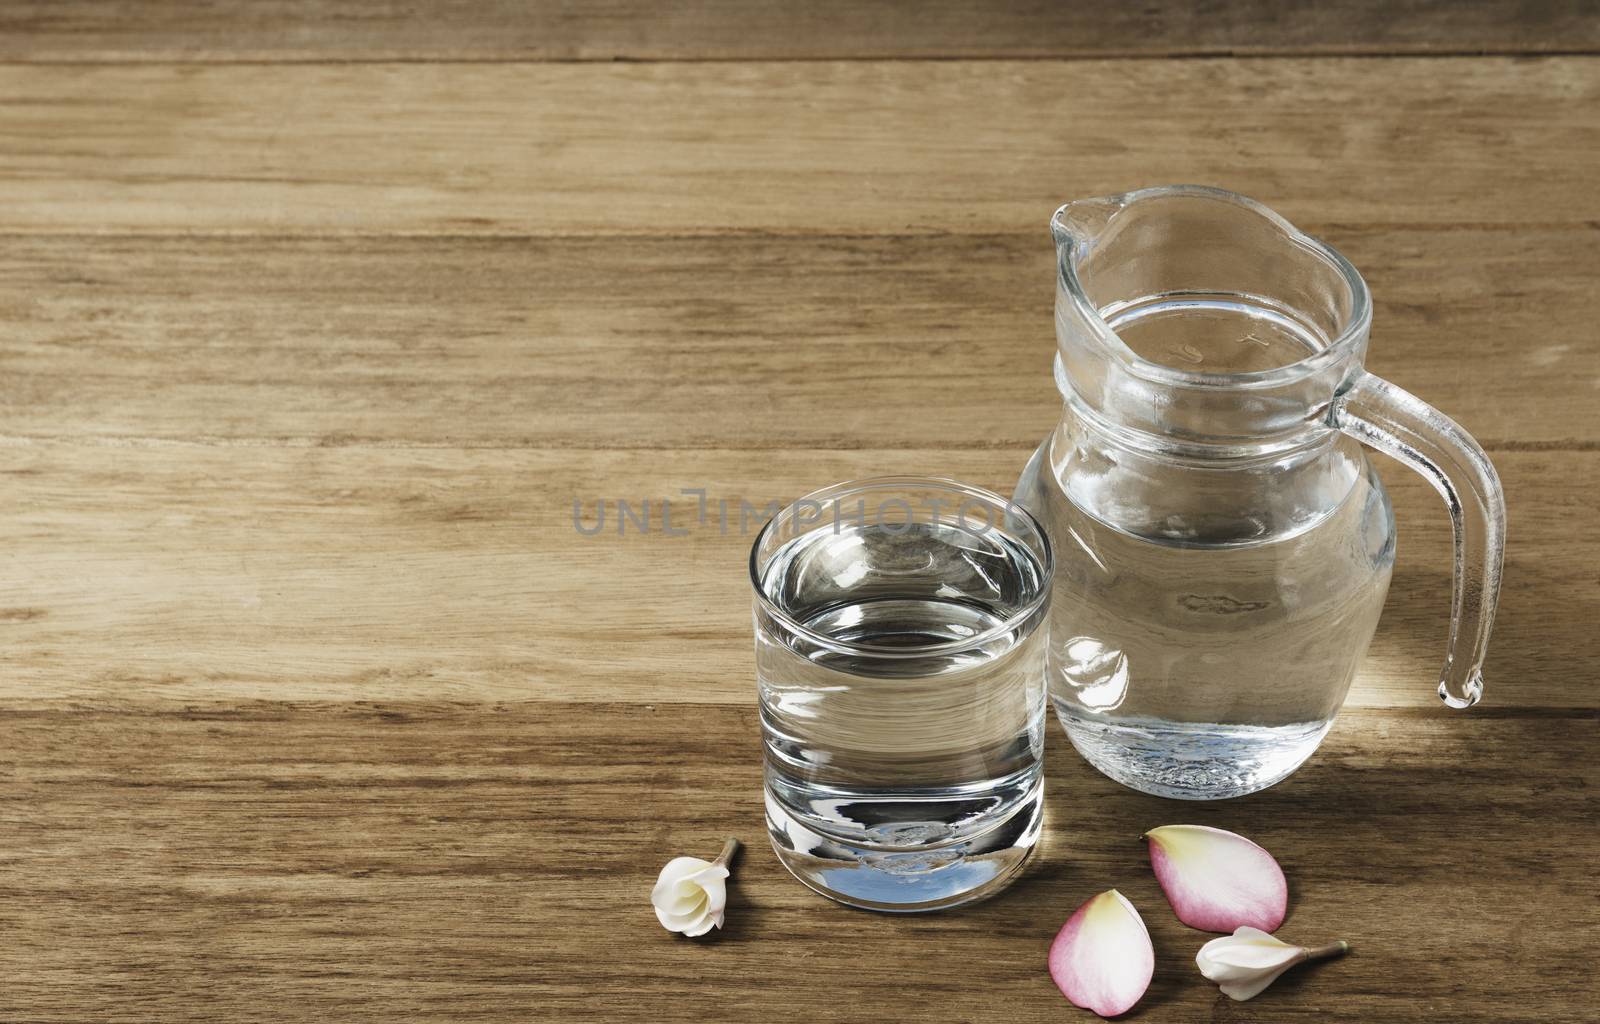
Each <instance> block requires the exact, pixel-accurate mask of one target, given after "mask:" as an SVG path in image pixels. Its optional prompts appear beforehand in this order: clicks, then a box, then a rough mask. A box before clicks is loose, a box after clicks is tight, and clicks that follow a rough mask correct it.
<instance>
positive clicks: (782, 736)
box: [750, 477, 1051, 911]
mask: <svg viewBox="0 0 1600 1024" xmlns="http://www.w3.org/2000/svg"><path fill="white" fill-rule="evenodd" d="M1050 573H1051V554H1050V545H1049V541H1048V540H1047V539H1046V538H1045V534H1044V531H1043V529H1042V528H1041V527H1040V526H1039V524H1038V523H1037V522H1036V521H1035V520H1034V518H1033V517H1032V516H1031V515H1030V514H1029V513H1027V512H1025V511H1023V510H1022V509H1021V508H1019V507H1017V506H1016V505H1014V504H1012V503H1011V502H1009V501H1007V500H1006V499H1005V498H1002V497H1000V496H999V495H996V494H993V493H991V492H989V491H985V490H982V489H980V488H976V487H969V486H967V485H965V484H960V483H956V482H955V481H951V480H942V479H923V478H914V477H881V478H876V479H870V480H860V481H853V482H849V483H841V484H835V485H833V486H832V487H827V488H824V489H822V490H820V491H816V492H814V493H812V494H809V495H807V496H806V497H804V498H801V499H800V500H798V501H796V502H794V503H793V504H791V505H789V506H787V507H785V508H783V509H782V510H781V511H779V513H778V514H777V515H776V516H775V517H774V518H773V519H772V520H771V521H770V522H769V523H767V525H766V526H765V527H764V528H763V529H762V531H761V533H760V535H759V536H757V538H756V541H755V546H754V548H753V550H752V551H751V554H750V578H751V582H752V583H753V585H754V588H755V635H756V677H757V684H758V687H759V692H760V702H761V730H762V738H763V740H764V742H765V758H766V786H765V790H766V810H767V826H768V831H769V832H770V834H771V838H772V844H773V847H774V849H776V851H777V854H778V859H779V860H780V861H782V863H783V865H784V866H785V867H787V868H788V869H789V871H790V872H792V873H793V874H794V876H795V877H796V878H798V879H800V881H802V882H804V883H805V884H806V885H808V886H810V887H811V888H812V889H815V890H816V891H817V892H820V893H822V894H823V895H825V896H829V897H832V898H833V899H836V900H839V901H840V902H842V903H847V904H850V905H852V906H857V907H865V908H868V909H873V910H885V911H917V910H937V909H941V908H944V907H950V906H955V905H957V904H960V903H965V902H968V901H971V900H975V899H980V898H983V897H985V896H988V895H991V894H992V893H994V892H996V891H998V890H999V889H1000V888H1002V887H1004V886H1005V885H1006V884H1007V883H1008V882H1009V881H1010V880H1011V878H1012V877H1013V876H1014V875H1015V873H1016V872H1017V871H1018V869H1019V868H1020V867H1021V866H1022V864H1023V863H1024V861H1025V860H1026V859H1027V857H1028V854H1029V852H1030V851H1031V849H1032V848H1033V846H1034V844H1035V842H1036V841H1037V839H1038V836H1039V829H1040V819H1041V809H1042V799H1043V793H1044V790H1043V785H1044V778H1043V774H1042V771H1041V764H1042V756H1043V744H1044V719H1045V664H1046V644H1045V637H1044V633H1043V631H1041V630H1040V629H1039V626H1040V624H1041V623H1042V622H1043V621H1044V620H1045V616H1046V614H1047V605H1048V602H1049V599H1050V589H1051V588H1050Z"/></svg>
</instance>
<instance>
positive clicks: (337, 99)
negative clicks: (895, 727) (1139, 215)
mask: <svg viewBox="0 0 1600 1024" xmlns="http://www.w3.org/2000/svg"><path fill="white" fill-rule="evenodd" d="M0 95H3V96H5V97H6V102H5V103H4V104H3V105H0V188H3V189H4V192H5V196H6V202H5V203H4V204H3V205H0V230H14V231H34V232H63V231H85V232H92V233H107V232H116V231H128V230H138V231H153V232H181V233H184V234H196V233H216V232H241V231H245V232H249V231H256V232H263V231H264V232H288V233H386V232H435V233H438V232H443V233H458V234H459V233H467V234H497V233H498V234H528V233H540V234H544V233H586V232H625V233H635V234H637V233H651V232H694V233H708V232H723V231H729V230H742V231H790V232H797V231H799V232H812V233H816V232H823V233H848V234H861V233H881V232H893V233H923V234H928V233H932V234H940V233H950V232H962V233H989V232H994V231H1033V232H1039V231H1040V230H1041V228H1040V225H1042V224H1043V223H1044V221H1045V219H1046V218H1047V217H1048V216H1049V213H1050V211H1051V210H1052V209H1053V208H1054V207H1055V206H1056V205H1057V204H1058V203H1059V202H1061V201H1062V200H1064V199H1067V198H1072V197H1079V196H1093V195H1100V194H1105V193H1109V192H1116V191H1120V190H1123V189H1128V188H1133V187H1137V186H1141V185H1152V184H1161V183H1166V182H1174V181H1201V182H1208V183H1211V184H1216V185H1220V186H1224V187H1228V188H1232V189H1235V190H1236V191H1241V192H1244V193H1246V194H1251V195H1255V196H1257V197H1259V198H1261V199H1263V200H1265V201H1267V202H1269V203H1270V204H1271V205H1273V206H1275V207H1277V208H1278V209H1280V210H1281V211H1282V212H1283V213H1284V214H1285V215H1287V216H1289V217H1290V219H1292V220H1295V221H1298V222H1305V223H1320V224H1328V223H1339V224H1353V225H1373V224H1388V225H1397V224H1463V223H1469V224H1493V225H1515V226H1527V225H1529V224H1532V223H1539V224H1555V225H1565V226H1574V225H1576V226H1586V225H1590V224H1592V223H1593V222H1594V221H1596V220H1597V219H1600V191H1597V190H1596V189H1594V188H1593V187H1592V180H1591V164H1592V156H1593V154H1594V152H1595V151H1596V149H1597V147H1600V121H1597V119H1596V118H1595V117H1594V116H1593V111H1594V110H1595V109H1596V108H1597V107H1600V62H1596V61H1592V60H1587V59H1584V58H1550V59H1539V60H1520V59H1474V60H1433V59H1394V60H1386V61H1384V62H1382V63H1381V64H1379V63H1375V62H1373V61H1370V60H1364V59H1348V60H1341V59H1332V60H1301V59H1285V60H1270V61H1115V62H1067V63H1060V62H1044V61H1032V62H967V61H938V62H887V63H877V62H833V63H827V62H823V63H794V62H786V63H784V62H780V63H763V64H739V63H733V64H729V63H706V64H692V65H688V64H686V65H670V66H669V65H652V64H631V65H571V64H569V65H536V64H535V65H529V64H473V65H438V64H348V65H295V66H278V65H247V66H239V65H222V66H150V67H146V66H96V67H85V66H77V65H73V66H48V67H32V66H29V67H22V66H10V67H4V68H0ZM623 298H624V297H621V296H619V300H622V299H623Z"/></svg>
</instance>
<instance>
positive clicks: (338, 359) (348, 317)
mask: <svg viewBox="0 0 1600 1024" xmlns="http://www.w3.org/2000/svg"><path fill="white" fill-rule="evenodd" d="M1323 234H1325V236H1326V237H1327V239H1328V240H1329V241H1330V242H1332V243H1333V244H1335V245H1336V246H1338V247H1339V248H1340V249H1341V250H1342V251H1343V252H1345V254H1346V255H1348V256H1349V257H1350V258H1351V259H1352V260H1353V261H1354V262H1355V263H1356V265H1357V266H1359V267H1360V268H1361V269H1362V271H1363V272H1364V273H1365V274H1366V276H1367V278H1368V280H1369V282H1370V285H1371V287H1372V290H1373V294H1374V295H1375V296H1376V302H1377V306H1376V319H1375V325H1374V330H1373V342H1372V347H1371V357H1370V359H1369V366H1370V367H1371V368H1372V369H1373V370H1374V371H1375V372H1377V373H1379V374H1382V375H1384V376H1387V377H1389V378H1391V379H1393V380H1394V381H1395V382H1396V383H1398V384H1400V385H1401V386H1402V387H1406V388H1409V389H1410V390H1412V391H1414V392H1416V393H1417V394H1419V395H1421V396H1422V397H1423V398H1425V399H1426V400H1428V401H1430V402H1432V403H1434V404H1435V405H1437V406H1438V407H1439V408H1441V409H1443V410H1444V411H1445V412H1446V413H1447V414H1449V415H1451V416H1453V417H1455V418H1456V419H1457V420H1459V421H1460V422H1461V423H1462V424H1463V425H1464V426H1465V427H1467V429H1469V430H1470V431H1472V432H1473V433H1474V434H1475V435H1476V436H1477V437H1478V438H1479V439H1480V440H1481V441H1482V442H1484V443H1485V444H1486V445H1487V446H1488V447H1489V448H1490V449H1491V450H1503V449H1508V448H1520V447H1528V446H1540V447H1576V448H1584V447H1589V446H1594V445H1596V444H1600V401H1597V397H1600V336H1597V334H1596V332H1595V331H1594V299H1593V294H1594V293H1593V282H1594V281H1595V280H1596V279H1597V278H1600V230H1596V229H1575V230H1556V229H1549V228H1518V229H1511V228H1504V229H1502V228H1455V229H1450V230H1426V229H1415V228H1409V229H1392V228H1353V227H1346V226H1340V225H1330V226H1329V227H1328V229H1327V230H1325V231H1323ZM0 249H3V251H0V317H3V318H4V320H5V322H6V332H5V337H4V340H3V341H0V372H4V374H5V380H6V385H5V397H6V406H5V417H4V421H3V429H4V431H5V432H6V433H8V434H9V435H11V436H13V437H17V436H23V437H30V438H63V439H67V438H84V439H94V440H99V441H113V440H118V439H134V440H137V439H163V440H194V439H210V440H214V441H222V440H227V441H251V442H255V443H271V442H283V443H290V444H300V445H304V444H315V445H348V444H376V445H435V446H437V445H452V446H463V447H473V446H487V447H507V446H536V447H561V448H604V449H615V448H637V447H647V448H660V447H672V448H748V447H801V448H819V447H828V448H851V447H856V446H859V445H862V444H867V445H870V446H871V447H874V448H894V447H909V448H930V447H951V448H955V447H980V448H984V447H995V446H1029V445H1033V444H1036V443H1038V441H1039V440H1040V439H1041V438H1042V437H1043V436H1044V435H1045V434H1046V433H1047V432H1048V431H1049V429H1050V427H1051V425H1052V424H1053V423H1054V421H1055V419H1056V416H1057V412H1058V409H1059V405H1060V399H1059V397H1058V396H1057V394H1056V392H1055V388H1054V385H1053V384H1052V382H1051V377H1050V360H1051V357H1052V353H1053V352H1054V334H1053V326H1052V324H1051V313H1050V309H1051V303H1052V301H1053V298H1054V287H1055V286H1054V277H1053V275H1054V253H1053V250H1052V247H1051V245H1050V241H1049V238H1048V236H1047V235H1046V234H1045V233H1044V232H1043V231H1030V232H1027V233H1024V234H1020V235H1003V236H950V237H937V238H809V237H808V238H767V237H762V238H687V239H679V238H629V239H618V238H583V239H579V238H568V239H470V238H467V239H381V240H379V239H318V240H282V239H257V238H230V239H158V238H95V237H74V238H33V237H14V238H11V239H9V240H7V241H6V243H5V245H4V246H3V247H0ZM908 368H914V371H915V372H908ZM816 482H817V483H819V484H820V483H823V482H826V481H821V480H818V481H816Z"/></svg>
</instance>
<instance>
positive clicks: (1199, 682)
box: [1019, 442, 1394, 799]
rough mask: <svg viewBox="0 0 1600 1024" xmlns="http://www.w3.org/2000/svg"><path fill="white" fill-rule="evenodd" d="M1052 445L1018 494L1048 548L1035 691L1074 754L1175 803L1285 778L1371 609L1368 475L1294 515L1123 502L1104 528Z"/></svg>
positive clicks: (1384, 526)
mask: <svg viewBox="0 0 1600 1024" xmlns="http://www.w3.org/2000/svg"><path fill="white" fill-rule="evenodd" d="M1050 448H1051V444H1050V442H1046V444H1045V445H1044V446H1043V447H1042V448H1041V449H1040V450H1039V451H1038V452H1037V453H1036V454H1035V456H1034V459H1033V462H1032V463H1030V466H1029V469H1028V470H1027V471H1026V472H1025V473H1024V476H1023V479H1024V481H1031V482H1032V483H1031V486H1032V487H1033V488H1035V489H1037V490H1039V491H1043V492H1044V493H1043V494H1038V493H1036V494H1033V495H1032V496H1029V495H1026V494H1019V497H1021V498H1022V503H1023V504H1024V505H1025V506H1027V507H1030V508H1032V507H1039V508H1041V509H1042V511H1043V516H1047V517H1049V518H1050V520H1051V521H1050V523H1049V528H1050V532H1051V536H1052V537H1053V538H1054V539H1055V542H1056V544H1057V551H1058V555H1057V571H1056V587H1055V592H1054V596H1053V598H1052V602H1053V603H1052V608H1051V616H1050V638H1051V640H1050V684H1049V686H1050V698H1051V702H1052V704H1053V705H1054V707H1055V709H1056V713H1057V715H1058V717H1059V718H1060V720H1061V723H1062V725H1063V726H1065V727H1066V731H1067V734H1068V736H1069V737H1070V738H1071V740H1072V743H1073V745H1074V746H1075V747H1077V748H1078V750H1079V751H1080V752H1081V753H1082V754H1083V755H1084V756H1085V757H1086V758H1087V759H1088V760H1089V761H1090V762H1091V763H1093V764H1094V765H1095V766H1096V767H1098V768H1099V769H1100V770H1101V771H1103V772H1105V773H1106V774H1107V775H1109V776H1110V777H1111V778H1113V779H1116V780H1117V781H1118V782H1121V783H1123V784H1125V785H1128V786H1131V787H1133V788H1135V789H1139V790H1142V791H1144V792H1147V793H1154V794H1157V795H1160V796H1167V797H1174V798H1179V799H1216V798H1219V797H1227V796H1237V795H1243V794H1245V793H1251V792H1255V791H1256V790H1258V789H1262V788H1264V787H1266V786H1269V785H1272V784H1273V783H1274V782H1277V781H1279V780H1280V779H1282V778H1284V777H1286V776H1287V775H1288V774H1289V773H1290V772H1292V771H1294V769H1295V768H1297V767H1298V766H1299V765H1300V764H1301V762H1303V761H1304V760H1305V759H1306V758H1307V757H1309V756H1310V755H1311V753H1312V752H1313V751H1314V750H1316V748H1317V745H1318V744H1319V743H1320V742H1321V740H1322V737H1323V736H1324V735H1325V734H1326V733H1327V731H1328V728H1329V726H1330V725H1331V724H1332V722H1333V718H1334V716H1335V714H1336V713H1337V712H1338V710H1339V706H1340V705H1341V704H1342V703H1343V701H1344V696H1345V693H1346V691H1347V690H1348V689H1349V686H1350V682H1351V680H1352V679H1353V678H1354V676H1355V673H1356V669H1357V667H1358V665H1359V663H1360V660H1361V657H1362V655H1363V654H1364V653H1365V651H1366V646H1367V641H1368V639H1369V638H1370V637H1371V635H1372V632H1373V629H1374V628H1375V626H1376V624H1377V620H1378V616H1379V615H1380V614H1381V612H1382V610H1383V602H1384V596H1385V594H1386V592H1387V590H1388V584H1389V575H1390V570H1391V568H1392V567H1393V563H1394V530H1393V522H1392V517H1391V514H1390V512H1389V506H1388V502H1387V501H1386V500H1385V499H1384V496H1383V489H1382V485H1381V484H1380V483H1379V482H1378V478H1377V476H1376V474H1375V473H1373V472H1372V470H1371V468H1370V467H1368V466H1367V465H1366V464H1365V462H1364V460H1361V461H1360V462H1359V463H1358V464H1357V465H1358V466H1359V470H1360V471H1359V473H1357V474H1354V479H1353V480H1352V481H1351V482H1350V483H1349V485H1348V491H1347V492H1346V493H1345V496H1344V498H1343V500H1342V501H1340V502H1338V503H1337V504H1336V505H1334V507H1333V508H1331V509H1330V510H1328V511H1326V512H1322V513H1320V514H1318V515H1316V516H1314V517H1302V518H1301V519H1299V520H1298V521H1295V520H1293V519H1292V518H1286V519H1284V520H1282V521H1278V522H1274V521H1272V518H1271V517H1270V515H1263V514H1261V513H1260V512H1259V511H1254V512H1252V513H1248V514H1246V513H1240V514H1217V513H1216V512H1215V509H1213V513H1212V514H1210V515H1207V516H1193V515H1191V516H1187V517H1185V516H1183V515H1181V514H1179V515H1174V514H1172V513H1171V506H1170V505H1167V506H1165V507H1163V506H1161V505H1159V504H1158V503H1157V502H1155V501H1152V502H1150V503H1148V504H1145V503H1141V502H1139V501H1137V500H1133V501H1124V502H1120V503H1118V504H1117V505H1115V506H1114V507H1112V508H1109V509H1108V508H1102V509H1100V510H1099V511H1100V512H1102V513H1103V514H1107V515H1108V518H1109V519H1114V520H1115V522H1114V523H1113V522H1112V521H1108V518H1100V517H1098V516H1096V515H1095V514H1092V513H1091V512H1089V511H1086V510H1085V508H1084V507H1082V506H1080V504H1079V503H1077V502H1074V501H1073V500H1071V499H1070V498H1068V496H1067V493H1066V490H1065V488H1064V487H1063V485H1062V482H1061V477H1060V476H1058V475H1057V473H1056V472H1055V471H1053V469H1052V467H1051V465H1050V460H1049V449H1050ZM1125 461H1126V460H1125ZM1071 475H1072V470H1071V469H1070V468H1067V469H1065V470H1064V472H1063V473H1062V476H1066V477H1068V478H1069V479H1070V478H1071ZM1323 482H1324V483H1325V482H1326V481H1323ZM1168 497H1169V498H1170V493H1169V495H1168ZM1080 501H1082V505H1085V506H1090V507H1093V502H1092V501H1090V500H1086V499H1082V498H1080ZM1219 504H1220V503H1219ZM1246 504H1248V503H1246ZM1141 512H1147V513H1148V515H1144V516H1142V515H1141Z"/></svg>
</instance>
